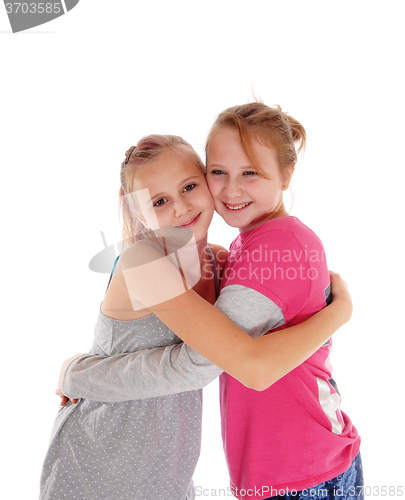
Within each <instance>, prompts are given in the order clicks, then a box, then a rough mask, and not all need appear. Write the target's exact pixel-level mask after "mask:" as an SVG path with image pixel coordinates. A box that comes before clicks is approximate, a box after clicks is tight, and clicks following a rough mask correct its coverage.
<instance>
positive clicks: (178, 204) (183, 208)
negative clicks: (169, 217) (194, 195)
mask: <svg viewBox="0 0 405 500" xmlns="http://www.w3.org/2000/svg"><path fill="white" fill-rule="evenodd" d="M190 209H191V204H190V203H189V202H187V201H186V200H184V199H178V200H176V201H175V202H174V214H175V216H176V217H181V216H182V215H185V214H186V213H187V212H189V211H190Z"/></svg>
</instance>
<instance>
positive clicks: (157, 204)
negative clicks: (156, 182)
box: [153, 198, 166, 207]
mask: <svg viewBox="0 0 405 500" xmlns="http://www.w3.org/2000/svg"><path fill="white" fill-rule="evenodd" d="M165 203H166V201H165V199H164V198H160V200H157V201H155V203H154V204H153V206H154V207H161V206H162V205H164V204H165Z"/></svg>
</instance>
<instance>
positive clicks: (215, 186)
mask: <svg viewBox="0 0 405 500" xmlns="http://www.w3.org/2000/svg"><path fill="white" fill-rule="evenodd" d="M207 185H208V189H209V192H210V194H211V198H212V199H213V200H214V201H215V198H216V197H217V196H218V194H219V192H220V189H219V183H218V182H215V180H213V179H211V178H210V177H208V178H207Z"/></svg>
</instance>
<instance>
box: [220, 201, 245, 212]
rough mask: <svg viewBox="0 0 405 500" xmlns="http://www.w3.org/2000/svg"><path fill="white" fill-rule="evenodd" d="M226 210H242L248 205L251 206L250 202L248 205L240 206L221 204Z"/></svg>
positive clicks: (242, 204)
mask: <svg viewBox="0 0 405 500" xmlns="http://www.w3.org/2000/svg"><path fill="white" fill-rule="evenodd" d="M223 203H224V205H225V206H226V208H229V210H242V208H245V207H248V206H249V205H251V204H252V202H251V201H249V202H248V203H241V204H240V205H228V203H225V202H223Z"/></svg>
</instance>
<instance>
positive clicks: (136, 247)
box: [118, 239, 164, 270]
mask: <svg viewBox="0 0 405 500" xmlns="http://www.w3.org/2000/svg"><path fill="white" fill-rule="evenodd" d="M161 247H163V245H162V243H161V241H158V239H156V240H153V241H151V240H150V239H147V240H146V239H145V240H140V241H136V242H135V243H133V244H132V245H131V246H129V247H128V248H126V249H125V250H124V251H123V252H122V254H121V256H120V258H119V260H118V266H119V269H120V270H123V269H124V270H125V269H128V268H133V267H134V266H141V265H143V264H147V263H149V262H152V261H154V260H156V259H160V258H161V257H162V255H164V250H163V248H161Z"/></svg>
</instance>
